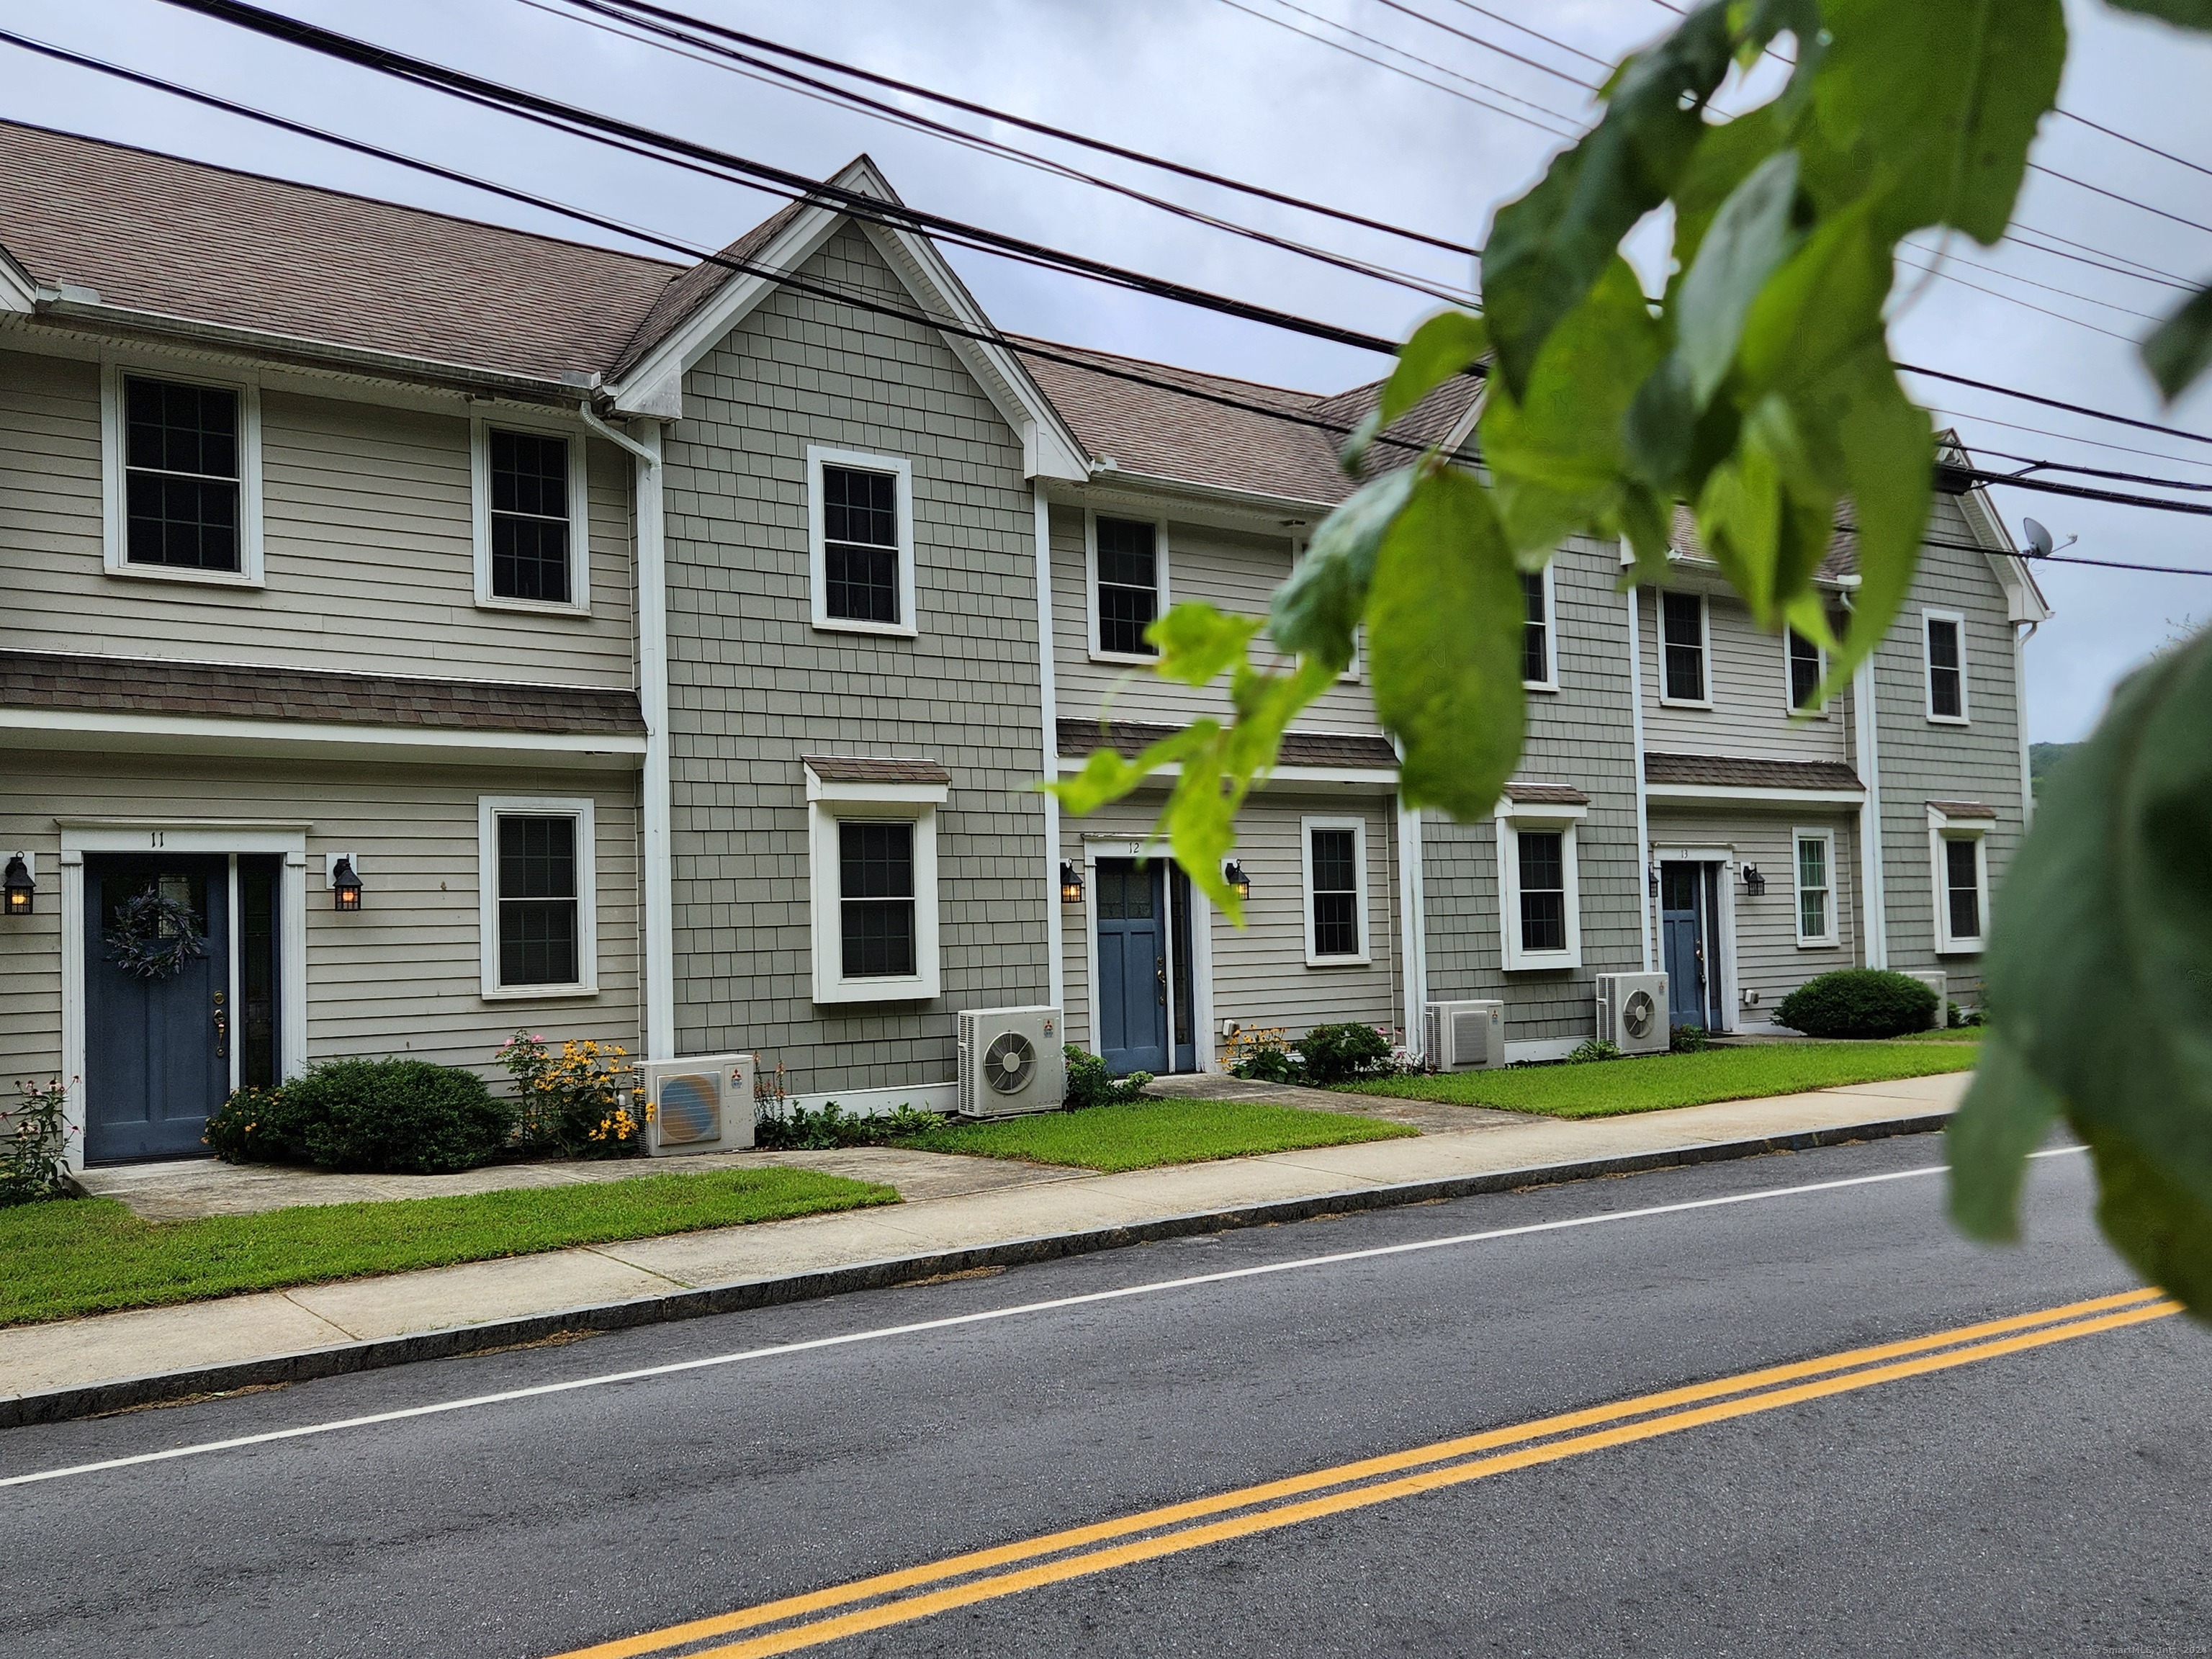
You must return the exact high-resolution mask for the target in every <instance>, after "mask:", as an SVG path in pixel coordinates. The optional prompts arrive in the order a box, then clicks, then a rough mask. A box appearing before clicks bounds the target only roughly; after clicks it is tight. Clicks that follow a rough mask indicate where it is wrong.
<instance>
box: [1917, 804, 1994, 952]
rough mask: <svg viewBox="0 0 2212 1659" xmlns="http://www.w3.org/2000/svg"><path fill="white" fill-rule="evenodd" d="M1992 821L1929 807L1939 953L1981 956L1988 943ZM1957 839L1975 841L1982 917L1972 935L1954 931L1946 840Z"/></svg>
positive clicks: (1976, 885) (1977, 903) (1977, 894)
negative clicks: (1958, 933) (1952, 930)
mask: <svg viewBox="0 0 2212 1659" xmlns="http://www.w3.org/2000/svg"><path fill="white" fill-rule="evenodd" d="M1993 822H1994V821H1993V820H1991V819H1989V818H1954V817H1951V816H1950V814H1948V812H1945V811H1943V810H1942V808H1940V807H1936V806H1931V807H1929V809H1928V867H1929V877H1930V878H1931V880H1932V882H1933V885H1934V892H1933V898H1934V908H1935V912H1936V955H1937V956H1939V957H1945V956H1979V955H1980V954H1981V953H1982V951H1984V949H1986V948H1987V946H1988V942H1989V937H1990V855H1989V832H1990V827H1991V824H1992V823H1993ZM1954 841H1970V842H1973V844H1974V904H1975V911H1976V914H1977V915H1979V916H1980V918H1981V922H1982V931H1981V932H1980V933H1979V934H1978V935H1976V936H1974V937H1973V938H1971V939H1969V938H1966V937H1964V936H1961V935H1956V934H1954V933H1952V932H1951V872H1949V870H1948V869H1947V868H1946V867H1945V864H1946V860H1947V857H1948V855H1947V854H1946V852H1945V850H1944V843H1945V842H1954Z"/></svg>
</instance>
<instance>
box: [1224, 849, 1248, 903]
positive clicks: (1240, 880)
mask: <svg viewBox="0 0 2212 1659" xmlns="http://www.w3.org/2000/svg"><path fill="white" fill-rule="evenodd" d="M1221 879H1222V882H1223V884H1225V885H1226V886H1227V887H1228V889H1229V890H1230V891H1231V892H1232V893H1234V894H1236V895H1237V897H1238V898H1239V899H1249V898H1250V897H1251V896H1252V878H1251V877H1249V876H1248V875H1246V874H1245V873H1244V866H1243V865H1242V864H1241V863H1239V862H1238V861H1237V860H1235V859H1229V860H1225V862H1224V863H1223V864H1222V866H1221Z"/></svg>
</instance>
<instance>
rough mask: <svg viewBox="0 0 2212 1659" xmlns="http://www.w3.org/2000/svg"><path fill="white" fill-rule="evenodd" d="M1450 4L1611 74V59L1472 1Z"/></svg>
mask: <svg viewBox="0 0 2212 1659" xmlns="http://www.w3.org/2000/svg"><path fill="white" fill-rule="evenodd" d="M1452 3H1453V4H1454V5H1455V6H1460V7H1463V8H1464V9H1467V10H1468V11H1471V12H1474V13H1476V14H1477V15H1480V16H1483V17H1487V18H1488V19H1490V21H1492V22H1493V23H1503V24H1504V25H1505V27H1507V28H1509V29H1515V30H1517V31H1519V32H1520V33H1522V34H1526V35H1528V36H1530V37H1531V38H1532V39H1534V40H1541V41H1543V42H1544V43H1545V44H1546V45H1547V46H1557V47H1558V48H1559V50H1560V51H1561V52H1572V53H1573V54H1574V55H1575V56H1576V57H1577V58H1581V59H1583V61H1584V62H1585V63H1590V64H1596V65H1597V66H1598V67H1599V68H1600V69H1601V70H1604V71H1605V72H1606V73H1607V74H1608V75H1610V74H1612V73H1613V63H1612V60H1611V59H1609V58H1600V57H1599V56H1598V55H1597V54H1596V53H1595V52H1584V51H1583V49H1582V48H1581V47H1580V46H1569V45H1568V44H1567V43H1566V42H1565V40H1559V39H1558V38H1557V37H1555V36H1553V35H1549V34H1547V33H1544V32H1543V30H1541V29H1532V28H1530V27H1528V25H1527V24H1526V23H1516V22H1515V21H1513V20H1512V19H1511V18H1510V17H1508V16H1507V15H1505V14H1504V12H1502V11H1492V10H1491V9H1489V8H1488V7H1487V6H1478V5H1476V4H1475V3H1474V0H1452Z"/></svg>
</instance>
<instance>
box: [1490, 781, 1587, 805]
mask: <svg viewBox="0 0 2212 1659" xmlns="http://www.w3.org/2000/svg"><path fill="white" fill-rule="evenodd" d="M1505 798H1506V799H1508V800H1511V801H1518V802H1520V803H1522V805H1528V806H1538V805H1541V806H1587V805H1589V796H1588V795H1586V794H1584V793H1583V792H1582V791H1581V790H1579V789H1577V788H1576V787H1574V786H1573V785H1572V784H1570V783H1509V784H1507V785H1506V786H1505Z"/></svg>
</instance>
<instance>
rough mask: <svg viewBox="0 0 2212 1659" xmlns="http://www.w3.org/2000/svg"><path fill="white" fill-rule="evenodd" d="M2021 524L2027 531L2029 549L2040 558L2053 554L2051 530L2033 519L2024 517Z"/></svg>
mask: <svg viewBox="0 0 2212 1659" xmlns="http://www.w3.org/2000/svg"><path fill="white" fill-rule="evenodd" d="M2020 526H2021V529H2022V530H2024V531H2026V532H2027V550H2028V551H2029V552H2031V553H2033V554H2034V555H2035V556H2036V557H2038V558H2039V559H2047V558H2049V557H2050V556H2051V532H2049V531H2048V530H2045V528H2044V527H2043V526H2041V525H2039V524H2038V523H2037V522H2036V521H2035V520H2033V519H2022V520H2021V521H2020Z"/></svg>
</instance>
